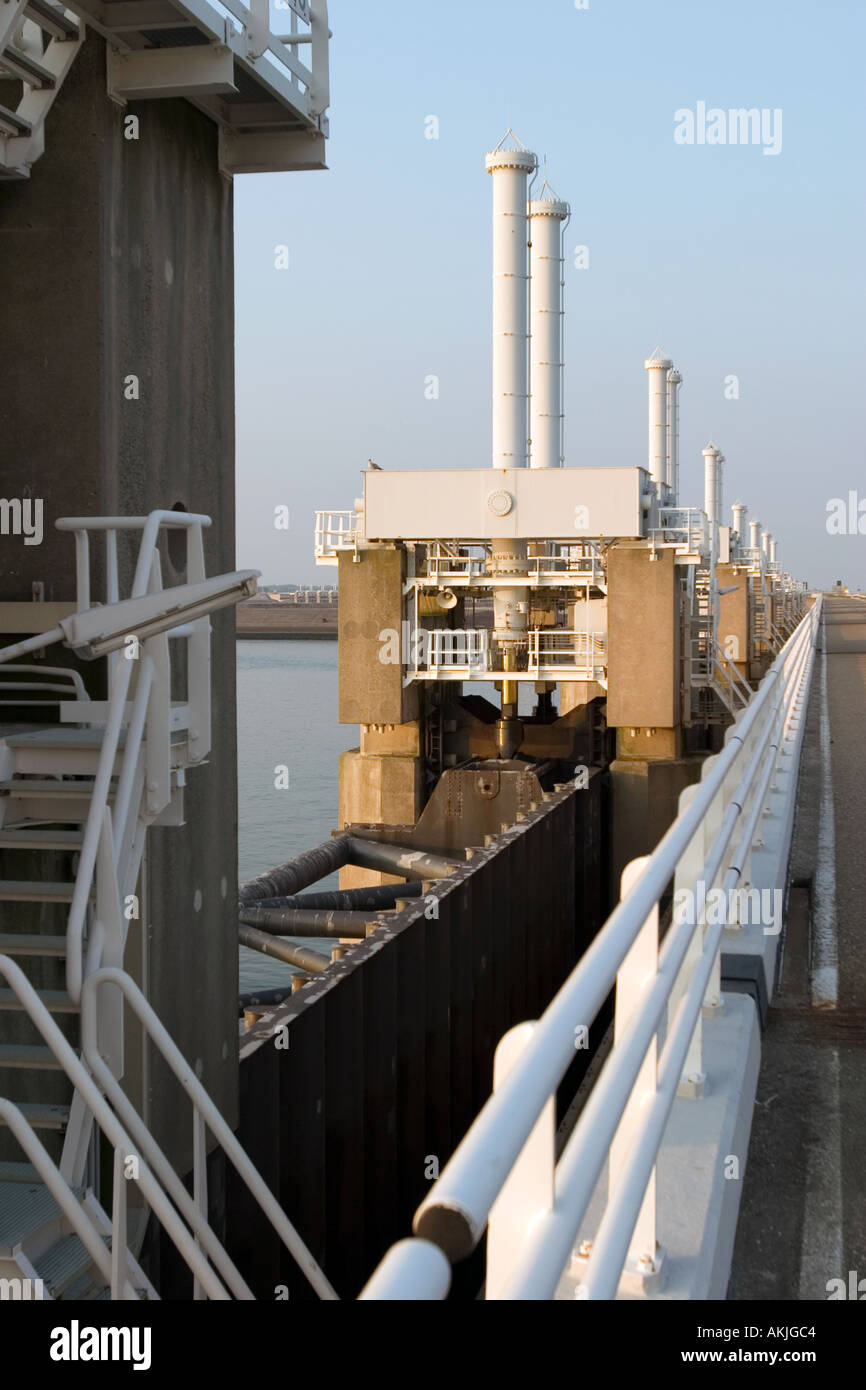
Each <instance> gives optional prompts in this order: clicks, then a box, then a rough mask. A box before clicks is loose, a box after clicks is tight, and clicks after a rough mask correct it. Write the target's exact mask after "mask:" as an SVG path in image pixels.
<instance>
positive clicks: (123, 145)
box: [0, 31, 238, 1170]
mask: <svg viewBox="0 0 866 1390" xmlns="http://www.w3.org/2000/svg"><path fill="white" fill-rule="evenodd" d="M105 63H106V56H105V43H104V41H103V39H102V38H100V37H99V36H98V35H97V34H95V33H93V32H92V31H89V32H88V36H87V39H86V40H85V43H84V45H83V47H82V49H81V51H80V53H79V54H78V56H77V57H76V59H75V62H74V64H73V66H72V68H71V70H70V73H69V75H68V77H67V78H66V80H65V82H64V84H63V88H62V90H61V92H60V94H59V96H58V99H57V102H56V105H55V106H54V108H53V110H52V111H51V114H50V116H49V118H48V123H47V129H46V148H45V153H44V154H43V155H42V157H41V158H40V159H39V160H38V162H37V163H36V164H34V166H33V171H32V176H31V178H30V179H29V180H27V181H23V182H15V183H7V184H4V185H3V189H2V194H0V299H2V302H3V306H4V315H3V386H2V395H0V437H2V441H3V444H2V453H3V487H2V491H3V495H4V496H5V497H7V498H8V497H16V496H17V497H25V496H29V497H32V498H41V499H42V501H43V507H44V538H43V540H42V542H41V544H39V545H34V546H24V545H23V544H19V543H18V538H17V537H15V538H13V537H8V538H4V543H3V556H4V564H3V566H2V567H0V597H2V598H4V599H8V600H30V599H31V598H32V594H33V589H32V586H33V584H34V583H35V582H37V581H38V582H40V583H42V584H44V586H45V598H46V600H55V601H58V602H64V601H71V600H72V599H73V598H74V594H75V563H74V547H73V544H72V540H71V538H70V537H69V536H68V535H61V534H60V533H59V532H58V531H56V530H55V527H54V522H55V521H56V519H57V518H58V517H59V516H64V515H74V516H82V515H100V514H102V515H105V514H118V513H119V514H132V515H141V514H142V513H145V512H148V511H150V510H151V509H153V508H157V507H173V506H177V507H179V508H185V509H186V510H189V511H196V512H207V513H209V514H210V515H211V516H212V517H213V526H212V527H211V528H210V530H209V531H206V532H205V552H206V562H207V566H208V572H209V573H211V574H214V573H219V572H220V571H225V570H230V569H232V568H234V563H235V555H234V529H235V517H234V323H233V312H232V304H233V297H234V289H233V274H234V270H233V259H234V241H233V225H232V185H231V183H229V182H227V181H226V180H225V179H224V178H223V177H222V176H221V175H220V173H219V169H218V164H217V154H218V131H217V126H216V124H215V123H214V122H213V121H212V120H210V119H209V118H208V117H206V116H205V115H204V114H203V113H202V112H200V111H198V110H196V108H195V107H193V106H192V105H190V103H189V102H186V101H181V100H164V101H152V102H131V103H130V104H129V106H128V107H127V108H125V109H124V108H121V107H120V106H118V105H116V104H115V103H114V102H112V101H110V100H109V98H108V96H107V94H106V86H105ZM130 115H135V116H137V117H138V121H139V126H138V132H137V134H138V138H137V139H131V140H130V139H126V138H125V135H124V129H125V124H126V118H127V117H128V116H130ZM136 547H137V538H136V539H134V540H132V541H130V542H128V543H126V542H125V543H124V544H123V545H122V546H121V548H120V549H121V555H120V561H121V584H123V583H124V582H125V577H126V579H128V577H129V574H130V567H131V564H132V563H133V559H134V554H135V551H136ZM177 559H178V557H177V554H176V552H173V548H172V547H170V546H169V547H168V549H167V552H166V554H165V555H164V556H163V575H164V581H165V582H166V583H167V584H172V583H176V582H178V578H179V575H180V571H179V570H177V569H176V568H175V561H176V560H177ZM179 563H182V561H179ZM92 574H93V597H94V599H95V600H102V599H104V597H105V590H104V571H103V562H102V554H101V547H100V546H99V545H96V546H94V555H93V566H92ZM212 623H213V665H212V688H213V702H214V703H213V716H214V717H213V748H212V752H211V754H210V757H209V759H208V762H207V765H206V766H203V767H200V768H196V769H194V770H193V771H191V772H190V774H189V777H188V781H187V787H186V793H185V798H186V825H185V826H184V827H180V828H174V827H172V828H164V829H154V830H152V831H151V832H150V836H149V843H148V857H147V865H148V869H147V882H146V883H145V884H144V885H143V889H142V901H143V903H146V912H147V921H146V922H143V923H142V932H141V936H142V938H144V939H145V940H146V943H147V945H146V949H142V950H141V953H140V955H139V956H138V958H137V959H134V958H133V956H134V951H135V945H134V940H133V939H132V938H131V939H130V943H129V946H128V949H127V960H126V965H127V968H128V969H129V970H130V972H131V973H133V974H134V975H136V976H137V977H138V978H141V977H142V972H143V973H144V977H145V983H146V987H147V992H148V994H149V996H150V999H151V1002H152V1003H153V1006H154V1008H155V1009H156V1012H157V1013H158V1014H159V1016H160V1018H161V1019H162V1020H163V1022H164V1023H165V1025H166V1026H167V1028H168V1029H169V1030H170V1032H171V1033H172V1035H173V1036H174V1038H175V1039H176V1041H177V1042H178V1045H179V1046H180V1048H181V1049H182V1051H183V1052H184V1054H185V1055H186V1056H187V1057H188V1058H189V1059H190V1061H192V1062H193V1063H195V1064H197V1065H198V1066H200V1074H201V1076H202V1079H203V1081H204V1084H205V1085H206V1086H207V1088H208V1090H209V1091H210V1093H211V1095H212V1096H213V1097H214V1098H215V1100H216V1102H217V1104H218V1105H219V1106H220V1107H221V1109H222V1110H223V1112H224V1114H225V1115H226V1117H227V1118H228V1120H229V1121H230V1122H232V1123H233V1122H234V1121H235V1120H236V1115H237V1060H236V1059H237V1007H236V999H237V975H238V965H237V959H238V956H237V920H236V911H235V891H236V884H237V826H236V810H235V808H236V806H237V790H236V774H235V747H236V727H235V725H236V713H235V641H234V616H233V614H232V612H231V611H226V612H221V613H217V614H215V615H214V617H213V619H212ZM19 636H20V634H19ZM3 640H5V639H4V638H3V636H2V635H0V641H3ZM51 659H52V661H54V660H55V659H56V660H59V661H67V662H71V661H72V660H73V659H72V657H71V655H70V653H68V652H62V651H61V649H57V650H56V652H55V651H54V650H52V652H51ZM82 669H83V673H84V675H85V678H86V679H87V680H89V681H91V683H92V688H93V693H94V694H98V693H99V690H98V687H97V686H96V685H95V684H93V683H94V678H95V677H96V678H99V677H100V675H101V672H102V669H103V666H102V663H100V664H99V665H98V666H97V667H95V666H94V665H93V664H91V665H90V666H89V667H88V668H82ZM33 871H34V872H37V873H38V865H36V864H34V865H33ZM21 877H26V873H22V874H21ZM139 1082H140V1078H139V1081H138V1082H137V1081H136V1078H135V1077H134V1076H130V1077H129V1078H128V1084H129V1085H130V1088H131V1089H132V1090H133V1091H134V1089H135V1086H136V1085H137V1084H139ZM144 1099H145V1103H146V1104H148V1105H149V1107H150V1119H151V1123H152V1127H153V1129H154V1132H155V1134H156V1137H157V1139H158V1140H159V1142H160V1143H161V1144H163V1146H164V1147H165V1149H166V1152H167V1153H168V1155H169V1157H170V1158H171V1159H172V1160H173V1161H175V1162H177V1163H178V1164H179V1165H180V1166H181V1170H183V1166H184V1164H185V1163H187V1160H188V1159H191V1139H190V1126H189V1123H188V1114H189V1112H188V1109H187V1108H186V1106H185V1104H184V1103H183V1102H182V1101H181V1100H179V1099H178V1098H177V1097H176V1096H175V1094H174V1088H173V1087H171V1086H169V1085H167V1084H165V1082H164V1071H163V1067H162V1064H161V1062H160V1061H159V1060H158V1059H153V1060H152V1065H151V1069H150V1093H149V1095H148V1096H146V1097H145V1098H144Z"/></svg>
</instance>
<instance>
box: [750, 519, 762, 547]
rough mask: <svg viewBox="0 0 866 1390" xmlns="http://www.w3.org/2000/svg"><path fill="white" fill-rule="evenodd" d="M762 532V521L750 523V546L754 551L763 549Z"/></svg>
mask: <svg viewBox="0 0 866 1390" xmlns="http://www.w3.org/2000/svg"><path fill="white" fill-rule="evenodd" d="M761 530H762V527H761V523H760V521H750V522H749V546H750V547H751V549H752V550H760V549H761Z"/></svg>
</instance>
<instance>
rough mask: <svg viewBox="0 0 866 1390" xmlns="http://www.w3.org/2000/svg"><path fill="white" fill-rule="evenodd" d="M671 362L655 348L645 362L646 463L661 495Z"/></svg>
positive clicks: (665, 458)
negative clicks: (647, 385)
mask: <svg viewBox="0 0 866 1390" xmlns="http://www.w3.org/2000/svg"><path fill="white" fill-rule="evenodd" d="M673 365H674V364H673V362H671V361H669V359H668V358H667V357H663V356H662V352H661V349H660V348H656V350H655V352H654V353H653V355H652V357H648V358H647V360H646V361H645V362H644V367H645V368H646V370H647V372H648V373H649V461H648V467H649V471H650V477H651V478H652V480H653V482H654V483H655V485H656V490H657V491H658V492H659V494H660V493H661V489H662V486H663V485H664V483H665V482H666V479H667V467H668V438H667V413H668V412H667V404H668V384H667V374H668V372H669V371H670V369H671V367H672V366H673Z"/></svg>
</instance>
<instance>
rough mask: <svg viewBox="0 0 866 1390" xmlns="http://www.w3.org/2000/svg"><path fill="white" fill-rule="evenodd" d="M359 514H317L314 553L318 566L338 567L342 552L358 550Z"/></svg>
mask: <svg viewBox="0 0 866 1390" xmlns="http://www.w3.org/2000/svg"><path fill="white" fill-rule="evenodd" d="M358 523H359V517H358V513H357V512H351V511H342V512H324V511H322V512H316V529H315V535H314V551H315V557H316V564H317V565H336V564H337V560H338V556H339V553H340V551H341V550H356V549H357V543H358V539H359V525H358Z"/></svg>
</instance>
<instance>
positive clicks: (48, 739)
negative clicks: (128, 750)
mask: <svg viewBox="0 0 866 1390" xmlns="http://www.w3.org/2000/svg"><path fill="white" fill-rule="evenodd" d="M104 739H105V730H104V729H74V728H69V727H67V726H65V725H60V726H58V725H52V726H51V727H50V728H47V729H26V730H24V731H23V732H22V733H19V734H8V735H7V736H6V738H5V739H4V740H3V742H4V743H5V744H6V745H7V747H8V748H23V749H25V750H26V749H28V748H36V749H39V750H40V751H41V750H46V751H54V750H60V749H63V750H65V749H69V748H72V749H78V750H79V751H83V752H85V753H87V752H90V751H94V752H97V753H98V752H99V750H100V748H101V747H102V744H103V741H104ZM125 744H126V730H125V729H121V730H120V735H119V737H118V740H117V746H118V748H123V747H124V745H125Z"/></svg>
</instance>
